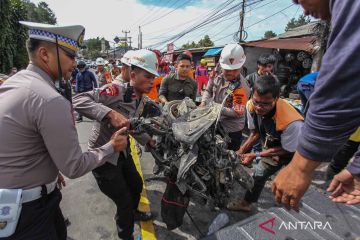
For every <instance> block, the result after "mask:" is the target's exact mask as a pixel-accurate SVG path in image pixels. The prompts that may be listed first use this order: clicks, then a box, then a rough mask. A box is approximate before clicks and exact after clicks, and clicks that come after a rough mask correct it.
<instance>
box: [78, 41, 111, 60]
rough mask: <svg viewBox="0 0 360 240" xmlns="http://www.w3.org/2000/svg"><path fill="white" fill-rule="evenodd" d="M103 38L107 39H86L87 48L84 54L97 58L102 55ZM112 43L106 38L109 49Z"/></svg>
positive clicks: (106, 46)
mask: <svg viewBox="0 0 360 240" xmlns="http://www.w3.org/2000/svg"><path fill="white" fill-rule="evenodd" d="M101 40H105V39H104V38H99V37H97V38H90V39H87V40H85V47H86V48H85V50H84V51H83V55H84V57H86V58H91V59H95V58H97V57H100V56H101V52H100V51H101ZM109 48H110V44H109V41H106V40H105V49H109Z"/></svg>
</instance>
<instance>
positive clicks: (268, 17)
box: [245, 4, 295, 29]
mask: <svg viewBox="0 0 360 240" xmlns="http://www.w3.org/2000/svg"><path fill="white" fill-rule="evenodd" d="M294 5H295V4H291V5H289V6H287V7H286V8H283V9H281V10H280V11H278V12H276V13H274V14H271V15H270V16H267V17H266V18H264V19H261V20H260V21H257V22H255V23H253V24H251V25H250V26H247V27H245V28H246V29H249V28H251V27H252V26H254V25H256V24H259V23H261V22H263V21H265V20H267V19H269V18H271V17H273V16H275V15H277V14H279V13H281V12H282V11H284V10H286V9H288V8H290V7H292V6H294Z"/></svg>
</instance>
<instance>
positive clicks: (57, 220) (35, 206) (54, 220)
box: [0, 188, 67, 240]
mask: <svg viewBox="0 0 360 240" xmlns="http://www.w3.org/2000/svg"><path fill="white" fill-rule="evenodd" d="M60 201H61V193H60V191H59V189H57V188H55V190H54V191H53V192H52V193H51V194H49V195H47V196H45V197H42V198H40V199H38V200H35V201H31V202H28V203H24V204H23V205H22V210H21V214H20V218H19V222H18V225H17V227H16V230H15V233H14V234H13V235H12V236H11V237H7V238H0V239H1V240H66V236H67V230H66V226H65V222H64V216H63V215H62V212H61V209H60V206H59V204H60Z"/></svg>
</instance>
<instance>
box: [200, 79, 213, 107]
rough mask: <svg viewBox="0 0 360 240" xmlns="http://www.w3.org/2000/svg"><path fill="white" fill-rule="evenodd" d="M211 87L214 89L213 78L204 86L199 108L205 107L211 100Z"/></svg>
mask: <svg viewBox="0 0 360 240" xmlns="http://www.w3.org/2000/svg"><path fill="white" fill-rule="evenodd" d="M213 87H214V78H211V79H210V80H209V82H208V84H207V86H206V89H205V91H204V92H203V95H202V98H201V104H200V105H201V106H205V105H206V104H207V103H209V101H210V100H211V99H212V98H213Z"/></svg>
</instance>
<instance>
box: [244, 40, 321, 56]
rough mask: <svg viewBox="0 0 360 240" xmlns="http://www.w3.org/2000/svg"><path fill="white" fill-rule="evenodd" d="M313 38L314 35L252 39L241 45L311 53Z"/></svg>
mask: <svg viewBox="0 0 360 240" xmlns="http://www.w3.org/2000/svg"><path fill="white" fill-rule="evenodd" d="M315 40H316V38H315V37H314V36H310V37H300V38H280V39H266V40H259V41H252V42H247V43H243V44H242V45H244V46H250V47H261V48H276V49H290V50H302V51H306V52H310V53H311V52H313V51H314V46H313V43H314V41H315Z"/></svg>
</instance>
